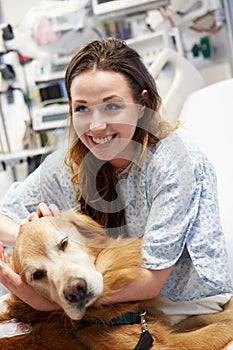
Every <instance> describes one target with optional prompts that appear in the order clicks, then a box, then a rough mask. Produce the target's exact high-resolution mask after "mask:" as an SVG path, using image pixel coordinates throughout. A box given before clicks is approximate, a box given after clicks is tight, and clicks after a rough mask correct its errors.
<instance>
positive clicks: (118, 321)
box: [70, 312, 141, 337]
mask: <svg viewBox="0 0 233 350" xmlns="http://www.w3.org/2000/svg"><path fill="white" fill-rule="evenodd" d="M139 323H141V315H140V314H139V313H138V312H126V313H124V314H122V315H120V316H118V317H114V318H112V319H111V320H109V321H105V320H101V319H96V320H80V321H79V325H78V326H76V327H73V328H71V330H70V333H71V334H72V335H73V336H74V337H76V335H77V333H78V331H80V330H82V329H84V328H86V327H90V326H92V325H95V324H102V325H106V326H120V325H123V324H139Z"/></svg>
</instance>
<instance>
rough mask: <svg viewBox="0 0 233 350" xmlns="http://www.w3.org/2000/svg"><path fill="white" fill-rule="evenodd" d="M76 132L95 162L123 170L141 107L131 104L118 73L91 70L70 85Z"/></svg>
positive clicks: (131, 150) (127, 90)
mask: <svg viewBox="0 0 233 350" xmlns="http://www.w3.org/2000/svg"><path fill="white" fill-rule="evenodd" d="M70 92H71V99H72V118H73V126H74V129H75V132H76V133H77V135H78V137H79V138H80V140H81V141H82V142H83V143H84V144H85V146H86V147H87V148H88V149H89V150H90V151H91V152H92V153H93V154H94V155H95V157H96V158H98V159H101V160H106V161H108V162H109V163H111V165H112V166H113V167H114V168H116V169H118V168H125V167H126V166H127V165H128V164H129V163H130V161H131V160H132V157H133V155H134V152H135V150H134V142H133V141H131V140H132V137H133V135H134V132H135V129H136V125H137V121H138V118H139V117H140V116H141V115H142V108H143V107H142V106H139V105H136V104H135V103H134V99H133V95H132V91H131V89H130V87H129V84H128V82H127V80H126V78H125V77H124V75H122V74H121V73H116V72H112V71H101V70H92V71H87V72H84V73H82V74H80V75H78V76H77V77H75V78H74V80H73V81H72V84H71V89H70Z"/></svg>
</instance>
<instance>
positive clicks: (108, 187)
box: [65, 38, 170, 236]
mask: <svg viewBox="0 0 233 350" xmlns="http://www.w3.org/2000/svg"><path fill="white" fill-rule="evenodd" d="M93 69H96V70H102V71H111V72H112V71H113V72H117V73H120V74H122V75H124V77H125V78H126V80H127V82H128V84H129V87H130V88H131V91H132V96H133V99H134V102H135V103H136V104H141V105H143V106H145V107H146V108H145V112H144V115H143V117H142V118H140V119H139V120H138V125H137V127H136V130H135V133H134V136H133V140H134V141H135V142H136V143H137V144H139V145H142V146H143V149H144V150H146V148H147V146H148V144H149V143H150V144H151V143H152V144H156V143H157V141H158V139H159V138H161V137H164V136H166V135H167V134H168V132H169V130H170V128H169V126H168V124H166V123H161V122H160V120H159V115H158V110H159V107H160V104H161V99H160V96H159V94H158V91H157V88H156V84H155V81H154V79H153V77H152V76H151V75H150V73H149V71H148V69H147V68H146V66H145V65H144V63H143V62H142V60H141V58H140V55H139V54H138V52H137V51H135V50H133V49H132V48H130V47H129V46H128V45H127V44H126V43H125V42H123V41H121V40H119V39H115V38H109V39H103V40H94V41H92V42H90V43H88V44H86V45H85V46H84V47H82V48H81V49H80V50H79V51H77V52H76V53H75V54H74V56H73V58H72V59H71V61H70V63H69V65H68V67H67V70H66V75H65V86H66V91H67V96H68V101H69V114H70V117H71V118H72V98H71V94H70V87H71V84H72V82H73V79H74V78H75V77H76V76H77V75H79V74H81V73H83V72H87V71H90V70H93ZM143 90H147V92H148V98H143V97H142V91H143ZM164 126H165V127H164ZM71 128H72V123H71ZM73 134H74V133H73ZM66 163H67V165H68V166H69V167H70V168H71V170H72V174H73V175H72V179H71V181H72V183H73V186H74V188H75V190H76V191H77V202H78V203H79V204H81V210H82V211H83V212H85V213H86V214H88V215H90V216H91V217H92V218H93V219H95V220H96V221H97V222H98V223H99V224H100V225H102V226H103V227H105V228H108V229H109V234H110V235H114V236H115V235H118V234H119V233H120V234H123V235H124V234H127V233H126V227H127V225H126V219H125V215H124V205H123V203H122V202H121V198H120V195H119V193H117V191H116V184H117V176H116V174H115V173H114V170H113V169H112V167H111V165H110V164H109V163H108V162H103V161H100V160H98V159H96V158H95V156H94V155H93V154H92V153H91V152H89V150H88V149H87V148H86V146H85V145H84V144H83V143H82V142H81V141H80V139H79V138H78V137H77V135H74V136H73V139H72V141H71V145H70V148H69V150H68V153H67V156H66Z"/></svg>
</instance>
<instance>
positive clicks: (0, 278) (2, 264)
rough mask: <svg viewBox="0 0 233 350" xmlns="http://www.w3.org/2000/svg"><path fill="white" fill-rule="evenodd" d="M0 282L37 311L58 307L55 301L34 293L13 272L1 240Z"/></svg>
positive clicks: (51, 309) (52, 309)
mask: <svg viewBox="0 0 233 350" xmlns="http://www.w3.org/2000/svg"><path fill="white" fill-rule="evenodd" d="M0 283H2V284H3V285H4V287H6V288H7V289H8V290H10V291H11V292H12V293H13V294H14V295H16V296H17V297H18V298H19V299H21V300H23V301H24V302H25V303H26V304H28V305H30V306H31V307H32V308H34V309H36V310H39V311H54V310H57V309H59V306H58V305H57V304H55V303H52V302H50V301H48V300H47V299H44V298H42V297H41V296H40V295H38V294H37V293H35V291H34V290H33V288H31V287H30V286H28V285H27V284H26V283H24V282H23V281H22V279H21V277H20V276H19V275H18V274H17V273H15V272H14V271H13V270H12V269H11V267H10V263H9V257H8V255H7V254H6V253H5V252H4V247H3V244H2V242H0Z"/></svg>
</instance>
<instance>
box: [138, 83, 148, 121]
mask: <svg viewBox="0 0 233 350" xmlns="http://www.w3.org/2000/svg"><path fill="white" fill-rule="evenodd" d="M141 97H142V102H141V105H140V107H139V114H138V119H140V118H141V117H142V116H143V114H144V111H145V108H146V103H145V102H146V100H147V99H148V91H147V90H145V89H144V90H142V92H141Z"/></svg>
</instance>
